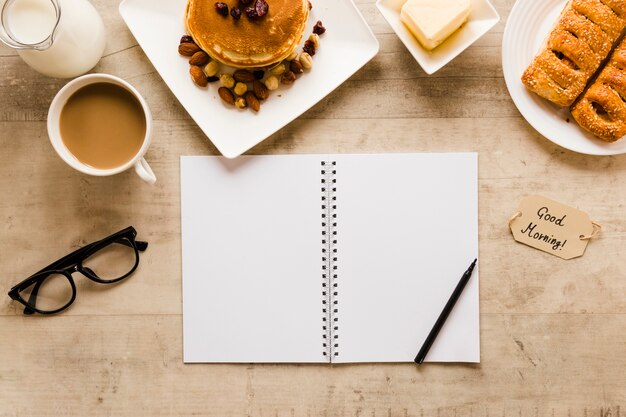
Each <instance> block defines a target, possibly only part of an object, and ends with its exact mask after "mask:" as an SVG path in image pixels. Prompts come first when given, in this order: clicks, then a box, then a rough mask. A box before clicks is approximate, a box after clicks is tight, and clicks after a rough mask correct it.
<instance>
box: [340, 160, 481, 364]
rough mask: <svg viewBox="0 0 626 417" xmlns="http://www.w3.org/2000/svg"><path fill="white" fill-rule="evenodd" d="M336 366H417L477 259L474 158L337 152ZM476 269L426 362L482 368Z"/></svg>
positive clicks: (476, 203)
mask: <svg viewBox="0 0 626 417" xmlns="http://www.w3.org/2000/svg"><path fill="white" fill-rule="evenodd" d="M333 160H336V161H337V165H336V170H337V174H336V177H335V178H336V179H337V184H336V187H337V192H336V196H337V209H336V213H337V215H338V218H337V232H338V234H337V249H338V254H337V262H336V266H337V273H338V277H337V280H336V283H337V284H338V287H337V291H338V295H337V297H336V299H337V300H338V307H337V308H338V313H337V314H336V315H335V317H336V318H337V319H338V328H339V330H338V332H337V336H338V339H337V340H336V343H337V344H338V348H336V352H337V353H338V356H337V357H333V359H332V360H333V362H410V361H413V359H414V357H415V355H416V354H417V352H418V350H419V349H420V347H421V346H422V344H423V342H424V340H425V339H426V336H427V335H428V333H429V332H430V330H431V328H432V326H433V324H434V323H435V321H436V319H437V317H438V316H439V314H440V313H441V311H442V309H443V307H444V305H445V304H446V302H447V300H448V298H449V297H450V295H451V294H452V292H453V290H454V288H455V286H456V285H457V283H458V281H459V279H460V278H461V276H462V275H463V273H464V272H465V270H466V269H467V268H468V267H469V265H470V264H471V262H472V261H473V260H474V258H476V257H477V255H478V230H477V223H478V215H477V206H478V201H477V199H478V190H477V156H476V154H399V155H338V156H335V157H334V158H333ZM479 340H480V339H479V310H478V270H477V269H476V270H475V271H474V274H473V276H472V278H471V280H470V282H469V283H468V285H467V287H466V288H465V291H464V293H463V295H462V297H461V299H460V300H459V302H458V303H457V304H456V307H455V309H454V310H453V312H452V314H451V315H450V317H449V318H448V321H447V322H446V324H445V327H444V328H443V329H442V331H441V333H440V334H439V337H438V338H437V340H436V342H435V344H434V345H433V346H432V348H431V350H430V353H429V355H428V356H427V358H426V360H427V361H446V362H448V361H455V362H479V361H480V347H479V346H480V342H479Z"/></svg>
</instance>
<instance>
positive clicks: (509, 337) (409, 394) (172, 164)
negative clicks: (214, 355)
mask: <svg viewBox="0 0 626 417" xmlns="http://www.w3.org/2000/svg"><path fill="white" fill-rule="evenodd" d="M494 3H495V5H496V7H497V8H498V11H499V12H500V14H501V16H502V18H503V19H502V22H501V23H500V24H499V25H497V26H496V27H495V28H494V29H493V30H492V31H491V32H490V33H488V34H487V35H486V36H484V37H483V38H482V39H480V40H479V41H478V42H477V43H476V44H475V45H473V46H472V47H471V48H469V49H468V50H467V51H465V52H464V53H463V54H461V55H460V56H459V57H458V58H457V59H455V60H454V61H453V62H452V63H451V64H450V65H448V66H446V67H445V68H443V69H442V70H441V71H439V72H438V73H436V74H435V75H434V76H427V75H426V74H424V73H423V71H421V69H420V68H419V67H418V66H417V65H416V63H415V62H414V61H413V59H412V58H411V56H410V55H409V54H408V52H407V51H406V50H405V48H404V46H403V45H402V44H401V43H400V41H399V40H398V39H397V37H396V36H395V35H394V34H393V32H392V31H391V29H390V28H389V27H388V25H387V24H386V23H385V21H384V19H383V18H382V16H380V14H379V13H378V12H377V10H376V8H375V6H374V2H373V1H372V0H359V1H357V5H358V7H359V9H360V10H361V11H362V12H363V15H364V17H365V18H366V20H367V21H368V23H369V24H370V25H371V27H372V29H373V30H374V32H375V33H376V36H377V37H378V39H379V41H380V43H381V50H380V53H379V54H378V56H377V57H376V58H375V59H374V60H373V61H372V62H370V63H369V64H368V65H366V66H365V67H364V68H363V69H362V70H360V71H359V72H358V73H357V74H355V75H354V76H353V77H352V78H351V79H350V80H349V81H348V82H346V83H345V84H344V85H342V86H341V87H340V88H338V89H337V90H336V91H335V92H333V93H332V94H330V95H329V96H328V97H326V98H325V99H324V100H322V101H321V102H320V103H319V104H318V105H316V106H315V107H313V108H312V109H311V110H310V111H308V112H307V113H305V114H304V115H303V116H302V117H300V118H299V119H297V120H296V121H294V122H293V123H291V124H289V125H288V126H287V127H286V128H284V129H283V130H281V131H279V132H278V133H276V134H275V135H273V136H272V137H270V138H269V139H267V140H266V141H264V142H262V143H261V144H259V145H258V146H257V147H255V148H254V149H253V150H251V151H250V154H288V153H327V152H338V153H374V152H448V151H478V152H479V159H480V163H479V189H480V195H479V205H480V209H479V224H480V227H479V232H480V236H479V238H480V269H481V283H480V288H481V344H482V363H481V364H479V365H428V366H424V367H419V368H416V367H415V366H412V365H348V366H310V365H302V366H298V365H248V366H246V365H202V364H200V365H183V363H182V316H181V311H182V308H181V303H182V301H181V273H180V268H181V258H180V219H179V216H180V207H179V206H180V195H179V192H180V188H179V179H180V178H179V157H180V155H203V154H210V155H214V154H216V153H217V152H216V149H215V147H214V146H213V145H212V144H211V143H210V142H209V141H207V140H206V138H205V137H204V135H203V134H202V132H201V131H200V129H198V127H197V126H195V124H194V123H193V122H192V121H191V120H190V118H189V116H188V115H187V113H186V112H185V111H184V110H183V109H182V107H181V106H180V105H179V104H178V101H177V100H176V98H175V97H174V96H173V95H172V94H171V93H170V92H169V90H168V89H167V87H166V86H165V85H164V83H163V82H162V81H161V79H160V77H159V76H158V74H157V73H156V72H155V70H154V68H153V67H152V65H151V64H150V62H149V61H148V60H147V59H146V57H145V55H144V54H143V52H142V51H141V48H139V47H138V46H137V44H136V42H135V40H134V38H133V37H132V35H131V34H130V33H129V32H128V30H127V29H126V27H125V25H124V23H123V21H122V19H121V18H120V16H119V14H118V12H117V6H118V2H116V1H113V0H97V1H94V4H95V6H96V7H97V8H98V10H99V11H100V13H101V14H102V16H103V18H104V20H105V24H106V26H107V30H108V39H107V49H106V52H105V57H104V58H103V59H102V61H101V63H100V64H99V65H98V67H97V68H96V69H95V71H100V72H108V73H111V74H115V75H118V76H121V77H123V78H125V79H126V80H128V81H130V82H131V83H133V84H134V85H135V86H136V87H137V88H138V89H139V90H140V91H141V92H142V94H144V96H145V97H146V99H147V101H148V103H149V105H150V107H151V109H152V110H153V115H154V118H155V135H154V140H153V145H152V147H151V148H150V150H149V152H148V154H147V156H146V157H147V159H148V160H149V161H150V163H151V165H152V167H153V168H154V170H155V172H156V174H157V176H158V177H159V181H158V183H157V185H156V186H154V187H149V186H146V185H144V184H143V183H141V181H140V180H139V179H138V178H137V177H136V176H135V175H134V174H133V173H124V174H120V175H118V176H115V177H111V178H96V177H88V176H84V175H81V174H78V173H76V172H74V171H72V169H71V168H69V167H67V166H66V165H65V164H64V163H63V162H62V161H61V160H60V159H59V158H58V157H57V156H56V155H55V154H54V152H53V150H52V148H51V145H50V144H49V141H48V138H47V134H46V127H45V118H46V114H47V109H48V106H49V103H50V101H51V99H52V97H53V96H54V94H55V93H56V91H57V90H58V89H59V88H60V87H61V86H62V85H63V84H64V83H65V81H63V80H55V79H49V78H45V77H42V76H40V75H38V74H36V73H35V72H34V71H32V70H30V69H29V68H28V67H27V66H26V65H24V64H23V63H22V62H21V61H20V59H19V57H18V56H17V55H16V54H15V52H14V51H12V50H10V49H8V48H6V47H0V74H1V75H0V149H1V150H0V195H1V196H2V198H0V270H1V271H2V274H0V289H2V291H4V292H6V291H7V290H8V289H9V288H10V287H11V286H12V285H13V284H14V283H15V282H17V281H19V280H20V279H22V278H23V277H25V276H27V275H28V274H30V273H32V272H33V271H34V270H36V269H37V268H38V267H40V266H42V265H45V263H46V262H48V261H51V260H53V259H56V258H58V257H59V256H61V255H64V254H65V253H66V252H68V251H69V250H70V249H72V248H76V247H78V246H80V245H83V244H85V243H86V242H89V241H91V240H94V239H97V238H99V237H101V236H103V235H106V234H108V233H110V232H111V231H113V230H117V229H119V228H122V227H124V226H127V225H129V224H132V225H134V226H135V227H136V228H137V230H138V231H139V236H140V237H141V238H142V239H145V240H148V241H149V242H150V248H149V250H148V251H147V252H146V253H145V254H144V255H143V256H142V262H141V266H140V270H139V271H138V272H137V274H136V275H135V276H133V277H132V279H130V280H128V281H127V282H124V283H123V285H117V286H113V287H107V288H102V287H99V286H97V285H95V284H92V283H91V282H88V281H87V280H81V279H80V278H78V279H77V281H78V286H79V292H78V299H77V301H76V303H75V304H74V306H72V308H71V309H70V310H68V311H67V312H65V313H64V314H62V315H60V316H57V317H24V316H22V315H21V309H19V308H18V307H17V305H16V304H15V303H12V302H9V300H8V298H7V297H4V298H0V417H16V416H20V417H21V416H27V417H31V416H88V415H89V416H137V415H141V416H143V415H145V416H174V415H180V416H194V415H196V416H197V415H202V416H220V417H226V416H251V417H257V416H258V417H267V416H277V417H283V416H285V417H287V416H289V417H296V416H307V417H311V416H326V417H335V416H337V417H340V416H341V417H344V416H345V417H352V416H355V417H356V416H371V417H382V416H385V417H400V416H412V417H417V416H420V417H421V416H439V417H447V416H474V417H487V416H505V417H513V416H516V417H539V416H554V417H609V416H610V417H620V416H622V417H624V416H625V415H626V331H625V329H626V262H625V259H626V218H625V217H624V214H625V211H626V210H625V208H626V181H624V178H626V156H613V157H593V156H586V155H579V154H575V153H572V152H569V151H567V150H564V149H562V148H559V147H558V146H556V145H553V144H552V143H551V142H549V141H547V140H546V139H544V138H542V137H541V136H540V135H539V134H537V133H536V132H535V131H534V130H533V129H532V128H531V127H530V126H529V125H528V124H527V123H526V122H525V121H524V120H523V119H522V118H521V116H520V115H519V113H518V112H517V110H516V108H515V106H514V105H513V103H512V102H511V100H510V98H509V96H508V93H507V90H506V86H505V84H504V80H503V78H502V71H501V64H500V43H501V38H502V30H503V27H504V24H503V22H504V21H505V20H506V17H507V15H508V12H509V10H510V9H511V7H512V6H513V3H514V1H513V0H497V1H495V2H494ZM529 193H537V194H542V195H545V196H547V197H550V198H553V199H556V200H559V201H563V202H565V203H570V204H572V205H575V206H578V207H580V208H581V209H583V210H585V211H587V212H588V213H589V214H590V216H591V218H592V219H594V220H596V221H598V222H600V223H601V224H602V225H603V226H604V229H603V232H602V235H601V238H600V239H597V240H595V241H592V242H591V243H590V245H589V247H588V249H587V253H586V254H585V256H584V257H582V258H579V259H575V260H572V261H567V262H566V261H562V260H560V259H558V258H555V257H552V256H550V255H547V254H544V253H541V252H538V251H536V250H534V249H531V248H528V247H525V246H522V245H519V244H517V243H515V242H514V241H513V239H512V238H511V236H510V233H509V230H508V229H507V225H506V223H507V220H508V217H509V216H510V215H511V214H512V213H513V212H514V211H515V209H516V207H517V203H518V201H519V200H520V199H521V198H522V197H523V196H525V195H527V194H529Z"/></svg>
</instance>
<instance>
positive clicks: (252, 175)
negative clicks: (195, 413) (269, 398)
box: [181, 153, 480, 363]
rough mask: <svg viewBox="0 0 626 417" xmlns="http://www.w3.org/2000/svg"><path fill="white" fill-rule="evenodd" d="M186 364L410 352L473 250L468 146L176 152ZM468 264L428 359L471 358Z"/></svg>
mask: <svg viewBox="0 0 626 417" xmlns="http://www.w3.org/2000/svg"><path fill="white" fill-rule="evenodd" d="M181 189H182V191H181V193H182V197H181V199H182V201H181V205H182V252H183V325H184V326H183V327H184V360H185V362H333V363H335V362H336V363H340V362H344V363H345V362H411V361H413V358H414V357H415V355H416V353H417V351H418V350H419V348H420V347H421V345H422V343H423V341H424V340H425V339H426V336H427V335H428V332H429V331H430V329H431V327H432V326H433V324H434V323H435V321H436V319H437V317H438V315H439V313H440V312H441V310H442V309H443V306H444V305H445V303H446V301H447V299H448V297H449V296H450V294H452V291H453V290H454V287H455V286H456V284H457V283H458V281H459V279H460V278H461V275H462V274H463V272H464V271H465V270H466V269H467V267H468V266H469V265H470V263H471V262H472V261H473V260H474V258H476V257H477V252H478V242H477V240H478V239H477V156H476V154H473V153H465V154H395V155H393V154H392V155H287V156H250V157H240V158H238V159H236V160H228V159H225V158H221V157H182V158H181ZM478 324H479V323H478V271H475V272H474V275H473V277H472V279H471V280H470V282H469V284H468V286H467V288H466V289H465V291H464V293H463V295H462V297H461V299H460V300H459V302H458V303H457V305H456V307H455V309H454V310H453V312H452V313H451V315H450V317H449V318H448V321H447V323H446V325H445V326H444V328H443V329H442V331H441V333H440V334H439V337H438V338H437V340H436V342H435V344H434V345H433V347H432V348H431V350H430V353H429V355H428V356H427V358H426V360H427V361H459V362H478V361H479V360H480V353H479V325H478Z"/></svg>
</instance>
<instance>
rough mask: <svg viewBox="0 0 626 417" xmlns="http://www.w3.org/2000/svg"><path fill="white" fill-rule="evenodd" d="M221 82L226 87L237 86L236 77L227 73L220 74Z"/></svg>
mask: <svg viewBox="0 0 626 417" xmlns="http://www.w3.org/2000/svg"><path fill="white" fill-rule="evenodd" d="M220 82H221V83H222V85H223V86H224V87H226V88H233V87H234V86H235V79H234V78H233V76H232V75H230V74H227V73H224V74H222V75H220Z"/></svg>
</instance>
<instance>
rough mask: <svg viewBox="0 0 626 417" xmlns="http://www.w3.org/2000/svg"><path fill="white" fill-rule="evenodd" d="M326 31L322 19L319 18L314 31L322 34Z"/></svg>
mask: <svg viewBox="0 0 626 417" xmlns="http://www.w3.org/2000/svg"><path fill="white" fill-rule="evenodd" d="M324 32H326V28H325V27H324V25H323V24H322V21H321V20H318V21H317V23H316V24H315V26H313V33H316V34H318V35H321V34H322V33H324Z"/></svg>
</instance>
